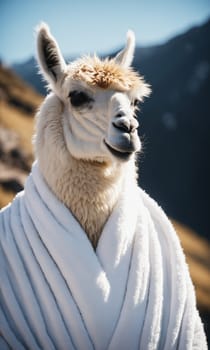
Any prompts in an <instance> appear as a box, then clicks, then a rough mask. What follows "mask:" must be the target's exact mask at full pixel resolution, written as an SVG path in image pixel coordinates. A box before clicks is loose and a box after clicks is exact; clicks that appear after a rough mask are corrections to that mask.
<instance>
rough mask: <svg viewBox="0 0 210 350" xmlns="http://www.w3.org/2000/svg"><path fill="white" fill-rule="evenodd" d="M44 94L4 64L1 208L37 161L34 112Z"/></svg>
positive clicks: (0, 72) (0, 76) (0, 84)
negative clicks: (32, 139) (33, 148)
mask: <svg viewBox="0 0 210 350" xmlns="http://www.w3.org/2000/svg"><path fill="white" fill-rule="evenodd" d="M41 101H42V97H41V96H40V95H39V94H38V93H36V92H35V91H34V90H33V89H32V88H30V87H29V86H28V85H27V84H26V83H24V82H23V81H22V80H21V79H20V78H19V77H18V76H17V75H16V74H14V72H12V71H11V70H10V69H9V68H6V67H4V66H3V65H0V207H2V206H3V205H5V204H6V203H7V202H8V201H10V200H11V199H12V198H13V196H14V194H15V193H16V192H18V191H19V190H21V189H22V188H23V185H24V181H25V178H26V176H27V174H28V172H29V170H30V167H31V163H32V161H33V152H32V143H31V137H32V133H33V115H34V112H35V110H36V108H37V107H38V106H39V104H40V103H41Z"/></svg>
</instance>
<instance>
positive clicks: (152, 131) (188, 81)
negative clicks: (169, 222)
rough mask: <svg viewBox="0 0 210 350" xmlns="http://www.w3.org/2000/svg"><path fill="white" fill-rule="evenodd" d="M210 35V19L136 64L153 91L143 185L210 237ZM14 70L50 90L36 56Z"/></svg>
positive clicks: (146, 115) (146, 117) (142, 51)
mask: <svg viewBox="0 0 210 350" xmlns="http://www.w3.org/2000/svg"><path fill="white" fill-rule="evenodd" d="M209 37H210V20H209V21H208V22H207V23H205V24H204V25H202V26H199V27H195V28H192V29H191V30H189V31H188V32H186V33H184V34H182V35H179V36H177V37H175V38H173V39H171V40H169V41H168V42H167V43H165V44H163V45H157V46H153V47H147V48H140V47H139V48H137V49H136V54H135V59H134V67H135V68H136V69H137V70H138V71H140V72H141V73H142V74H143V75H144V76H145V78H146V80H147V81H148V82H149V83H150V84H151V86H152V89H153V93H152V95H151V97H150V98H149V99H148V100H147V101H145V103H144V104H143V105H142V109H141V112H140V114H139V120H140V135H141V138H142V140H143V153H142V155H141V156H140V158H139V169H140V170H139V172H140V180H139V181H140V182H139V183H140V185H141V186H142V187H143V188H144V189H146V190H147V191H148V192H149V193H150V194H151V195H152V196H153V197H154V198H155V199H156V200H157V201H158V202H159V203H160V205H161V206H162V207H163V208H164V209H165V211H166V212H167V214H169V215H170V216H171V217H173V218H175V219H177V220H179V221H181V222H183V223H185V224H186V225H188V226H190V227H192V228H193V229H195V230H197V231H198V232H200V233H201V234H202V235H203V236H204V237H207V238H208V239H210V229H209V222H208V221H209V220H208V215H209V203H208V197H210V181H209V179H210V162H209V151H210V137H209V134H210V116H209V110H210V98H209V96H210V95H209V93H210V46H209V42H208V38H209ZM110 56H113V54H112V55H110ZM13 68H14V69H15V70H16V72H17V73H19V74H20V75H21V76H22V77H23V78H24V79H25V80H26V81H27V82H28V83H30V84H31V85H33V86H34V87H35V88H36V89H37V90H38V91H39V92H41V93H45V92H46V91H45V88H44V84H43V82H42V80H41V77H40V76H39V75H38V74H37V68H36V64H35V60H34V59H31V60H30V61H28V62H26V63H23V64H19V65H17V64H16V65H14V67H13Z"/></svg>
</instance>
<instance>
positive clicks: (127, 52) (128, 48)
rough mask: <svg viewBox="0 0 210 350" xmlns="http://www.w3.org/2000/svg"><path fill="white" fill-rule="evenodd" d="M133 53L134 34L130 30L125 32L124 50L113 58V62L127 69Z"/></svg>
mask: <svg viewBox="0 0 210 350" xmlns="http://www.w3.org/2000/svg"><path fill="white" fill-rule="evenodd" d="M134 51H135V34H134V32H133V31H132V30H129V31H128V32H127V42H126V45H125V48H124V49H123V50H122V51H120V52H119V53H118V54H117V56H116V57H115V62H117V63H118V64H120V65H121V66H123V67H129V66H130V65H131V63H132V61H133V56H134Z"/></svg>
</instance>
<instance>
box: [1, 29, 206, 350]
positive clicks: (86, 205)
mask: <svg viewBox="0 0 210 350" xmlns="http://www.w3.org/2000/svg"><path fill="white" fill-rule="evenodd" d="M134 44H135V38H134V34H133V33H132V32H131V31H129V32H128V34H127V42H126V46H125V48H124V49H123V50H122V51H120V53H118V54H117V55H116V56H115V57H114V58H112V59H109V58H106V59H104V60H101V59H99V58H98V57H97V56H96V55H95V56H93V57H90V56H85V57H82V58H79V59H77V60H76V61H74V62H71V63H70V64H68V65H66V63H65V61H64V59H63V57H62V55H61V53H60V49H59V47H58V44H57V43H56V41H55V39H54V38H53V36H52V35H51V33H50V31H49V28H48V27H47V25H45V24H42V25H41V26H40V27H39V28H38V36H37V46H38V62H39V66H40V70H41V73H42V74H43V76H44V78H45V79H46V81H47V82H48V84H49V88H50V90H51V92H50V93H49V95H48V96H47V97H46V98H45V101H44V103H43V104H42V105H41V107H40V110H39V112H38V113H37V116H36V132H35V136H34V140H33V142H34V148H35V154H36V161H35V162H34V164H33V166H32V170H31V173H30V175H29V176H28V178H27V181H26V183H25V188H24V191H22V192H21V193H19V194H18V195H17V196H16V198H15V199H14V201H13V202H12V203H11V204H9V205H8V206H7V207H6V208H4V209H3V210H2V211H1V213H0V275H1V288H0V348H2V349H33V350H34V349H37V350H40V349H43V350H45V349H62V350H75V349H77V350H124V349H132V350H138V349H145V350H149V349H150V350H158V349H161V350H162V349H163V350H168V349H179V350H183V349H186V350H187V349H202V350H206V349H207V344H206V338H205V334H204V330H203V325H202V323H201V320H200V317H199V314H198V311H197V308H196V304H195V293H194V288H193V285H192V282H191V279H190V276H189V271H188V267H187V265H186V262H185V258H184V254H183V252H182V249H181V246H180V243H179V240H178V237H177V235H176V233H175V231H174V228H173V226H172V225H171V223H170V221H169V220H168V219H167V217H166V215H165V214H164V212H163V211H162V209H161V208H160V207H158V205H157V204H156V203H155V201H153V200H152V199H151V198H150V197H149V196H148V195H147V194H146V193H145V192H144V191H143V190H142V189H140V188H139V187H138V185H137V168H136V164H135V161H136V155H137V154H138V153H139V152H140V151H141V142H140V139H139V137H138V132H137V129H138V126H139V125H138V120H137V117H136V111H137V108H138V102H139V101H140V102H141V101H143V98H144V97H146V96H149V93H150V87H149V85H148V84H146V83H145V81H144V79H143V77H141V76H140V75H139V74H138V73H137V72H135V71H134V70H133V69H132V68H131V63H132V59H133V55H134V46H135V45H134Z"/></svg>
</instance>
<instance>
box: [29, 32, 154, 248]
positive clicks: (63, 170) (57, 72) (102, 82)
mask: <svg viewBox="0 0 210 350" xmlns="http://www.w3.org/2000/svg"><path fill="white" fill-rule="evenodd" d="M133 53H134V35H133V33H132V32H128V39H127V45H126V48H125V49H124V50H123V51H122V52H121V53H120V54H118V55H117V57H116V58H114V59H112V60H105V61H101V60H99V58H97V57H93V58H91V57H84V58H82V59H79V60H77V61H75V62H73V63H70V64H69V65H68V66H67V65H66V64H65V62H64V60H63V58H62V56H61V54H60V51H59V48H58V46H57V44H56V42H55V40H54V39H53V38H52V36H51V35H50V33H49V30H48V28H47V26H46V25H42V26H41V28H40V30H39V34H38V60H39V64H40V67H41V71H42V73H43V74H44V76H45V78H46V79H47V81H48V82H49V84H50V88H51V90H52V91H53V92H52V93H51V94H50V95H49V96H48V97H47V99H46V100H45V102H44V104H43V106H42V107H41V109H40V112H39V114H38V121H37V133H36V138H35V148H36V157H37V159H38V162H39V166H40V169H41V172H42V174H43V175H44V177H45V179H46V181H47V183H48V185H49V186H50V188H51V189H52V191H53V192H54V193H55V195H56V196H57V197H58V198H59V199H60V200H61V201H62V202H63V203H64V204H65V205H66V206H67V207H68V208H69V209H70V210H71V211H72V213H73V214H74V215H75V217H76V218H77V219H78V221H79V222H80V224H81V225H82V226H83V228H84V229H85V231H86V233H87V234H88V236H89V238H90V240H91V241H92V243H93V244H94V246H96V244H97V241H98V238H99V236H100V234H101V231H102V228H103V226H104V224H105V222H106V220H107V218H108V217H109V215H110V213H111V212H112V209H113V207H114V205H115V203H116V202H117V200H118V197H119V194H120V193H121V191H122V186H124V185H123V184H124V182H125V181H127V182H128V183H129V186H132V184H136V168H135V153H136V152H137V151H139V150H140V140H139V137H138V134H137V127H138V121H137V119H136V115H135V109H136V108H137V103H138V101H141V100H142V99H143V97H144V96H148V95H149V92H150V89H149V87H148V85H146V84H145V83H144V81H143V79H142V78H141V77H140V76H139V75H138V74H137V73H136V72H134V71H132V69H131V68H129V66H130V63H131V62H132V58H133Z"/></svg>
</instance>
